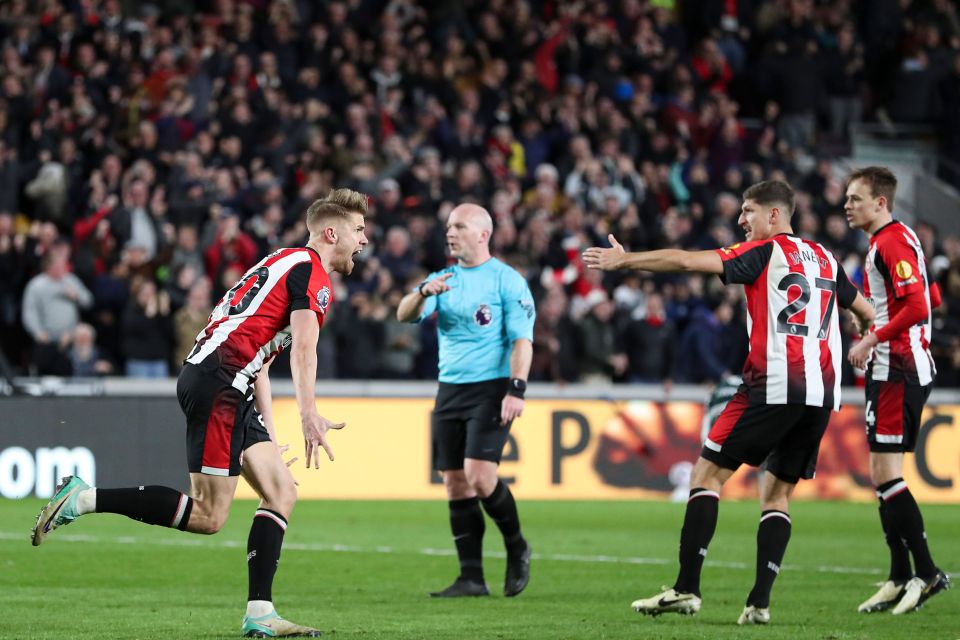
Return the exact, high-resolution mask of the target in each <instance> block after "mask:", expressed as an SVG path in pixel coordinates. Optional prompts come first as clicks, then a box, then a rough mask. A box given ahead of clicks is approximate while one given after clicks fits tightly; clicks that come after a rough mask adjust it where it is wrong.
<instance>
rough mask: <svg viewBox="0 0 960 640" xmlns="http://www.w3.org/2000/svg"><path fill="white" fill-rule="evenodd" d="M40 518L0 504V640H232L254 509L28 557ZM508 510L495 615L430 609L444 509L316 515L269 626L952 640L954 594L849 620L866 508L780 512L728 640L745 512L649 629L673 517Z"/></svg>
mask: <svg viewBox="0 0 960 640" xmlns="http://www.w3.org/2000/svg"><path fill="white" fill-rule="evenodd" d="M40 506H41V502H40V501H39V500H24V501H6V500H4V501H0V594H2V596H0V611H2V613H3V615H2V618H3V622H2V623H0V638H18V639H19V638H31V639H32V638H58V639H62V638H84V639H86V638H89V639H96V638H211V639H212V638H233V637H238V636H239V629H240V621H241V617H242V614H243V608H244V605H245V599H246V588H247V584H246V580H247V578H246V567H245V553H246V536H247V530H248V528H249V523H250V517H251V516H252V514H253V510H254V504H253V503H251V502H238V503H237V504H236V505H235V506H234V509H233V512H232V515H231V519H230V521H229V522H228V523H227V526H226V527H225V528H224V530H223V531H221V532H220V533H219V534H217V535H215V536H212V537H200V536H195V535H192V534H186V533H181V532H178V531H171V530H167V529H162V528H158V527H149V526H145V525H141V524H139V523H135V522H132V521H130V520H127V519H125V518H123V517H120V516H114V515H98V516H86V517H84V518H81V519H80V520H79V521H78V522H76V523H74V524H72V525H70V526H69V527H67V528H64V529H60V530H58V531H57V532H56V533H54V534H52V535H51V536H50V538H48V540H47V541H46V542H45V543H44V545H43V546H41V547H39V548H36V549H35V548H33V547H31V546H30V542H29V540H28V532H29V530H30V528H31V526H32V525H33V518H34V516H35V514H36V512H37V511H38V510H39V508H40ZM520 509H521V516H522V518H523V522H524V532H525V534H526V535H527V537H528V538H529V540H530V541H531V543H532V545H533V548H534V552H535V555H534V563H533V569H532V579H531V583H530V586H529V587H528V588H527V590H526V591H525V592H524V593H523V594H522V595H521V596H520V597H518V598H512V599H507V598H504V597H502V595H500V593H501V590H502V581H503V568H504V560H503V544H502V542H501V538H500V535H499V532H498V531H497V530H496V527H495V525H494V524H493V523H492V522H491V521H489V520H488V521H487V537H486V539H485V540H486V543H487V544H486V553H487V558H486V561H485V562H486V573H487V582H488V584H489V585H490V587H491V592H492V593H493V595H492V597H489V598H480V599H472V600H446V601H437V600H431V599H430V598H428V597H427V595H426V594H427V592H428V591H430V590H433V589H437V588H441V587H444V586H446V585H447V583H448V582H449V581H450V580H452V578H453V577H454V574H455V573H456V560H455V558H454V556H453V553H452V548H453V545H452V541H451V539H450V535H449V531H448V528H447V515H446V503H444V502H440V501H436V502H340V501H330V502H303V503H300V504H298V505H297V508H296V511H295V512H294V515H293V519H292V521H291V525H290V528H289V530H288V531H287V535H286V538H285V543H284V552H283V557H282V559H281V562H280V571H279V573H278V576H277V580H276V583H275V585H274V600H275V602H276V604H277V607H278V610H279V611H280V613H281V615H284V616H286V617H288V618H290V619H291V620H294V621H297V622H301V623H303V624H309V625H314V626H317V627H319V628H320V629H322V630H323V631H324V637H327V638H344V639H346V638H384V639H387V638H389V639H391V640H392V639H403V638H424V639H430V640H435V639H436V640H440V639H445V638H450V639H454V638H455V639H457V640H479V639H486V638H490V639H497V640H499V639H503V640H513V639H520V638H550V639H555V638H575V639H577V640H594V639H602V638H631V639H633V638H709V639H714V638H763V639H764V640H768V639H780V638H784V639H786V638H790V639H794V638H822V639H829V640H846V639H864V638H871V639H872V638H891V639H893V638H896V639H904V638H907V639H911V640H916V639H920V638H950V639H956V638H960V606H958V603H960V589H956V590H954V591H948V592H946V593H944V594H942V595H938V596H937V597H935V598H933V599H932V600H930V602H929V603H928V604H927V605H926V606H925V607H924V608H923V609H922V610H921V611H919V612H917V613H913V614H909V615H906V616H900V617H894V616H892V615H890V614H873V615H862V614H857V613H856V606H857V604H858V603H859V602H860V601H861V600H863V599H865V598H866V597H867V596H868V595H869V594H870V593H872V591H873V589H874V587H873V584H874V583H875V582H876V581H878V580H881V579H883V578H884V577H885V575H886V574H885V571H886V568H887V551H886V547H885V546H884V544H883V540H882V537H881V534H880V530H879V529H880V525H879V522H878V520H877V510H876V507H875V506H874V505H872V504H846V503H829V502H801V503H798V504H796V505H794V507H793V509H792V511H793V514H792V515H793V521H794V525H793V538H792V540H791V542H790V547H789V549H788V550H787V556H786V559H785V560H784V568H783V571H782V573H781V575H780V578H779V579H778V581H777V584H776V586H775V588H774V592H773V601H772V606H771V615H772V618H773V620H772V623H771V625H770V626H768V627H766V628H760V627H756V628H742V627H738V626H737V625H736V619H737V616H738V615H739V613H740V610H741V608H742V607H743V602H744V599H745V598H746V594H747V592H748V591H749V589H750V586H751V585H752V582H753V570H754V569H753V563H754V553H755V536H756V525H757V518H758V509H757V506H756V503H750V502H739V503H738V502H726V501H723V502H721V506H720V522H719V524H718V527H717V535H716V536H715V537H714V540H713V543H712V544H711V547H710V555H709V557H708V560H707V566H706V568H705V570H704V575H703V598H704V603H703V609H702V610H701V612H700V613H699V614H698V615H696V616H692V617H687V616H676V615H665V616H661V617H659V618H646V617H643V616H640V615H638V614H636V613H634V612H633V611H632V610H631V609H630V607H629V605H630V602H631V601H632V600H634V599H635V598H638V597H647V596H649V595H652V594H653V593H655V592H656V591H657V590H658V589H659V587H660V585H662V584H672V581H673V579H674V577H675V574H676V550H677V543H678V536H679V529H680V524H681V521H682V518H683V505H678V504H668V503H657V502H529V501H521V503H520ZM923 512H924V518H925V521H926V526H927V532H928V534H929V538H930V540H931V545H932V550H933V553H934V558H935V559H936V560H937V562H938V563H939V564H940V566H941V567H942V568H943V569H944V570H945V571H947V572H950V573H952V576H953V578H954V581H955V582H956V581H957V579H958V577H960V576H958V574H957V572H958V571H960V546H958V545H957V542H956V540H957V534H958V533H960V524H958V518H957V516H958V513H960V508H958V507H957V506H932V505H927V506H924V508H923ZM881 570H882V571H883V572H884V573H881Z"/></svg>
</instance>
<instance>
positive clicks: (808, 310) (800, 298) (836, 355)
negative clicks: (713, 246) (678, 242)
mask: <svg viewBox="0 0 960 640" xmlns="http://www.w3.org/2000/svg"><path fill="white" fill-rule="evenodd" d="M717 253H718V254H719V255H720V258H721V259H722V260H723V269H724V271H723V275H722V276H721V278H722V279H723V281H724V282H725V283H727V284H743V285H744V291H745V292H746V296H747V332H748V333H749V334H750V354H749V356H748V357H747V361H746V363H745V364H744V366H743V383H744V385H746V387H747V391H748V394H749V397H750V401H751V402H752V403H756V404H804V405H809V406H813V407H830V408H832V409H833V410H837V409H839V408H840V366H841V364H842V361H841V357H842V353H841V352H842V347H841V346H840V322H839V312H838V310H837V305H838V304H839V306H841V307H843V308H848V307H849V306H850V305H851V304H853V301H854V299H855V298H856V297H857V289H856V287H854V286H853V284H852V283H851V282H850V279H849V278H847V275H846V274H845V273H844V271H843V267H842V266H841V265H840V263H839V262H838V261H837V259H836V257H835V256H834V255H833V254H832V253H830V252H829V251H828V250H826V249H825V248H823V247H822V246H821V245H819V244H817V243H816V242H810V241H808V240H803V239H800V238H797V237H794V236H790V235H787V234H779V235H776V236H774V237H773V238H769V239H767V240H758V241H753V242H743V243H740V244H735V245H733V246H731V247H725V248H723V249H717Z"/></svg>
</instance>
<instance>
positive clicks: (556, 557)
mask: <svg viewBox="0 0 960 640" xmlns="http://www.w3.org/2000/svg"><path fill="white" fill-rule="evenodd" d="M55 539H56V541H57V542H88V543H89V542H92V543H97V544H142V545H153V546H159V547H214V548H221V549H239V548H241V547H244V548H245V544H244V543H243V542H241V541H239V540H230V539H224V540H211V539H209V538H206V537H196V538H184V537H171V538H167V539H162V538H137V537H135V536H116V537H105V536H91V535H85V534H58V535H57V536H56V537H55ZM0 540H22V541H23V542H25V543H26V542H27V541H28V540H29V536H28V535H26V534H20V533H13V532H10V531H0ZM54 544H56V543H54ZM283 548H284V550H285V551H309V552H314V553H379V554H394V553H395V554H405V555H410V554H414V555H423V556H453V555H456V551H455V550H453V549H434V548H431V547H425V548H422V549H397V548H394V547H389V546H383V545H379V546H376V547H357V546H353V545H346V544H319V543H315V542H309V543H303V542H287V541H285V542H284V543H283ZM483 555H484V556H486V557H488V558H504V557H506V554H505V553H504V552H502V551H487V552H484V554H483ZM533 558H534V559H535V560H547V561H553V562H579V563H589V564H639V565H647V564H652V565H664V564H672V563H674V562H676V560H675V559H672V558H671V559H667V558H643V557H637V556H610V555H579V554H570V553H534V554H533ZM704 565H705V566H708V567H717V568H720V569H741V570H747V569H749V570H750V571H753V569H754V566H753V565H752V564H747V563H745V562H723V561H719V560H707V561H705V562H704ZM783 568H784V569H786V570H788V571H812V572H815V573H842V574H853V575H869V576H873V575H880V574H882V573H884V572H883V571H881V570H880V569H876V568H866V567H834V566H830V565H817V566H804V565H791V564H786V565H783ZM948 575H950V576H951V577H954V576H956V575H957V573H956V572H951V573H949V574H948Z"/></svg>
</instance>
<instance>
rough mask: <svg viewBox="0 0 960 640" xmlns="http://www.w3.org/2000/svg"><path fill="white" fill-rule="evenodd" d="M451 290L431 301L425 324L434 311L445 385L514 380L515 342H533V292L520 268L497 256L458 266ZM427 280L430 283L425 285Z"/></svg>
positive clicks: (452, 270)
mask: <svg viewBox="0 0 960 640" xmlns="http://www.w3.org/2000/svg"><path fill="white" fill-rule="evenodd" d="M445 273H452V274H453V275H452V276H451V277H450V278H448V279H447V284H448V285H449V286H450V290H449V291H447V292H445V293H441V294H440V295H438V296H430V297H428V298H427V299H426V300H425V301H424V304H423V313H421V314H420V318H419V320H423V319H424V318H426V317H427V316H429V315H430V314H432V313H433V312H434V311H437V312H438V315H437V333H438V337H439V342H440V363H439V369H440V377H439V380H440V382H448V383H453V384H464V383H467V382H482V381H484V380H493V379H495V378H508V377H510V351H511V349H512V347H513V342H514V340H519V339H522V338H526V339H527V340H530V341H531V342H532V341H533V322H534V320H535V318H536V312H535V311H534V308H533V294H531V293H530V287H529V286H528V285H527V281H526V280H524V279H523V276H521V275H520V274H519V273H517V271H516V270H515V269H513V268H512V267H509V266H507V265H506V264H504V263H503V262H501V261H499V260H497V259H496V258H490V259H489V260H487V261H486V262H484V263H483V264H481V265H479V266H477V267H461V266H460V265H453V266H450V267H447V268H446V269H443V270H442V271H437V272H436V273H431V274H430V275H429V276H427V280H433V279H434V278H437V277H439V276H441V275H443V274H445ZM424 282H426V280H425V281H424Z"/></svg>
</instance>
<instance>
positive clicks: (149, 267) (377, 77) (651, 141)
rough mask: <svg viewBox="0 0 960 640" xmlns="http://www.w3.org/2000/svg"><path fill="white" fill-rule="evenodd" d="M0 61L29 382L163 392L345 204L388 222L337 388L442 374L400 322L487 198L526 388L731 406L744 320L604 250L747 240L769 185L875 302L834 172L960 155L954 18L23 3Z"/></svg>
mask: <svg viewBox="0 0 960 640" xmlns="http://www.w3.org/2000/svg"><path fill="white" fill-rule="evenodd" d="M0 56H2V63H0V131H2V134H0V336H2V337H0V340H2V348H3V352H4V354H5V355H6V357H7V359H8V360H9V361H10V362H11V363H12V365H13V368H14V370H15V371H16V372H18V373H31V374H56V375H75V376H89V375H104V374H119V375H124V374H125V375H129V376H138V377H157V376H167V375H171V374H173V373H174V372H175V370H176V368H177V367H178V366H179V363H180V362H181V361H182V359H183V357H184V356H185V354H186V353H187V351H188V350H189V349H190V348H191V347H192V345H193V341H194V337H195V336H196V334H197V332H198V331H199V330H200V329H201V328H202V327H203V326H204V325H205V324H206V319H207V315H208V313H209V311H210V308H211V305H212V303H213V302H214V301H216V300H217V299H219V298H220V296H222V295H223V293H224V291H225V288H226V287H229V286H231V285H232V284H233V283H234V282H236V281H237V280H238V279H239V277H240V276H241V275H242V273H243V272H244V271H245V270H246V269H247V268H249V267H250V266H252V265H253V264H255V263H256V262H257V261H258V260H259V259H260V258H261V257H263V256H264V255H266V254H267V253H269V252H271V251H272V250H274V249H276V248H278V247H282V246H294V245H301V244H303V243H304V241H305V229H304V225H303V215H304V211H305V210H306V207H307V205H308V204H309V203H310V202H312V201H313V200H314V199H316V198H317V197H320V196H322V195H323V194H325V193H326V192H327V191H328V190H329V189H330V188H332V187H334V186H337V187H349V188H352V189H357V190H359V191H363V192H365V193H368V194H369V195H370V197H371V215H370V219H369V221H368V223H367V224H368V235H369V236H370V240H371V242H370V246H369V247H368V249H367V250H366V251H365V253H364V255H363V256H362V257H361V259H362V266H361V267H360V268H358V269H357V270H356V271H355V272H354V274H353V275H352V276H351V277H350V278H348V279H345V280H341V279H337V278H336V276H337V275H338V274H331V276H332V277H334V278H335V279H334V283H335V292H334V295H335V299H337V300H338V304H336V305H335V307H334V311H333V312H332V313H331V316H330V318H329V319H328V322H327V324H326V326H325V331H324V332H323V333H322V334H321V344H320V347H319V348H320V353H321V360H320V366H319V374H320V375H321V376H323V377H335V378H388V379H389V378H435V376H436V364H435V363H436V349H437V345H436V335H435V328H434V327H431V326H430V324H429V323H425V325H423V326H418V325H407V324H401V323H398V322H397V321H396V314H395V310H396V306H397V303H398V301H399V300H400V298H401V297H402V296H403V294H404V293H405V292H407V291H409V290H411V288H412V287H414V286H416V284H417V283H419V282H420V280H421V279H422V278H423V276H424V275H425V274H426V273H429V272H430V271H433V270H436V269H439V268H442V267H443V266H445V265H446V264H447V256H446V252H445V218H446V216H447V215H448V214H449V212H450V210H451V209H452V208H453V206H454V205H455V204H457V203H460V202H469V201H472V202H477V203H480V204H482V205H483V206H485V207H487V208H488V209H489V210H490V212H491V214H492V215H493V217H494V219H495V223H496V228H495V231H494V235H493V239H492V242H491V246H492V248H493V250H494V251H495V253H496V255H498V256H499V257H501V258H502V259H504V260H505V261H506V262H508V263H509V264H511V265H512V266H514V267H516V268H517V269H518V270H520V271H521V273H523V274H525V275H526V277H527V279H528V281H529V282H530V284H531V287H532V288H533V291H534V295H535V298H536V300H537V313H538V316H537V324H536V328H535V355H534V365H533V370H532V372H531V380H552V381H586V382H591V381H611V380H614V381H640V382H655V383H663V382H669V381H673V382H685V383H699V382H705V381H717V380H719V379H721V378H722V377H723V376H724V375H725V374H727V373H730V372H737V371H738V370H739V369H740V367H741V365H742V362H743V359H744V357H745V354H746V349H747V342H746V331H745V329H744V323H745V311H744V307H743V300H742V294H741V293H739V292H736V291H732V292H725V291H724V290H723V288H722V287H721V285H720V282H719V281H718V280H717V279H715V278H704V277H700V276H692V277H687V276H669V277H665V276H658V277H652V276H642V275H639V274H638V275H632V274H631V275H619V276H616V277H612V276H609V275H608V276H606V277H604V276H603V275H602V273H601V272H596V271H588V270H586V269H585V268H584V267H583V265H582V264H581V262H580V254H581V251H582V250H583V249H584V248H586V247H588V246H593V245H597V244H602V243H604V242H605V238H606V235H607V234H608V233H611V232H612V233H614V234H615V235H616V236H617V238H618V239H619V240H620V241H621V242H623V243H624V244H625V245H627V246H628V247H629V248H631V249H634V250H636V249H644V248H657V247H678V248H687V249H694V248H702V249H707V248H714V247H720V246H725V245H729V244H733V243H735V242H737V241H738V240H739V239H741V238H742V235H743V234H742V231H741V230H740V229H739V227H738V226H737V217H738V215H739V207H740V194H741V192H742V191H743V189H745V188H746V187H747V186H749V185H750V184H752V183H754V182H757V181H759V180H762V179H769V178H778V179H785V180H788V181H789V182H790V183H791V184H792V185H793V186H794V187H796V188H797V189H798V206H797V212H796V216H795V218H794V228H795V230H796V231H797V232H798V233H799V234H800V235H803V236H804V237H808V238H812V239H816V240H818V241H820V242H822V243H824V244H825V245H826V246H827V247H828V248H830V249H832V250H833V251H835V252H836V253H837V254H838V255H839V256H842V258H843V260H844V264H845V266H846V270H847V272H848V273H850V274H851V275H852V277H854V279H855V281H856V280H857V279H859V278H861V277H862V270H861V269H860V266H859V265H860V263H861V262H862V256H863V254H864V253H865V248H866V239H865V237H864V236H863V235H862V234H860V233H859V232H853V231H851V230H850V229H849V228H848V225H847V222H846V219H845V218H844V215H843V202H844V187H845V186H844V185H843V184H842V183H841V182H840V181H839V180H838V179H837V178H836V177H835V174H834V172H833V170H832V167H831V163H830V160H829V159H830V157H831V156H832V155H833V154H837V153H842V152H843V151H844V150H845V148H846V145H847V143H848V136H849V131H850V125H851V124H853V123H856V122H858V121H861V120H862V119H865V118H869V119H877V118H879V119H880V120H887V119H892V120H894V121H897V122H924V123H930V124H933V125H935V126H937V127H939V131H940V133H941V136H940V137H941V139H942V140H943V141H944V149H943V150H944V153H945V154H947V155H951V156H952V157H954V158H960V117H957V114H958V113H960V16H958V12H957V9H956V5H955V4H954V3H952V2H949V1H948V0H926V1H921V0H871V2H852V1H849V0H828V1H817V2H814V0H775V1H759V0H695V1H694V0H687V1H683V0H620V1H618V2H603V1H598V0H592V1H591V0H580V1H576V2H557V1H551V0H540V1H535V0H525V1H506V0H489V1H486V0H483V1H481V0H462V1H461V2H446V1H444V2H414V1H413V0H331V1H326V2H310V1H306V0H301V1H294V0H287V1H284V0H273V1H270V0H249V1H246V2H244V1H241V0H209V1H206V2H204V1H197V2H188V1H186V0H180V1H177V0H169V1H162V0H161V1H157V2H154V3H132V2H121V1H119V0H62V1H60V0H43V1H40V2H36V3H27V2H26V1H25V0H9V1H8V2H4V3H3V4H2V6H0ZM891 69H895V70H896V72H895V73H890V70H891ZM951 114H952V116H951ZM920 214H921V219H920V221H919V222H918V223H917V224H916V225H915V228H916V229H917V232H918V234H919V235H920V237H921V239H922V241H923V244H924V248H925V251H926V255H927V259H928V263H929V265H930V267H931V271H932V273H933V274H934V277H935V278H936V279H938V280H939V281H940V284H941V287H942V289H943V292H944V299H945V303H944V306H943V307H941V308H940V309H939V310H938V311H937V312H936V315H935V335H934V339H935V342H934V345H933V349H934V353H935V355H936V357H937V366H938V369H939V371H940V374H939V382H938V384H939V385H940V386H960V314H958V313H957V309H960V238H957V237H955V236H944V235H942V234H939V233H938V232H937V230H936V229H935V228H933V227H932V226H931V225H929V224H926V223H924V222H923V221H922V212H920ZM845 331H846V335H845V340H846V341H849V340H850V339H851V337H850V336H851V335H852V333H853V331H852V324H851V325H850V326H847V327H846V329H845ZM281 366H282V365H280V364H278V365H276V366H275V367H274V369H273V370H274V371H277V370H278V368H279V367H281ZM844 375H845V376H846V378H845V379H846V381H847V382H848V383H850V382H852V381H853V380H854V376H855V374H854V372H852V371H850V370H847V371H845V372H844Z"/></svg>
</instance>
